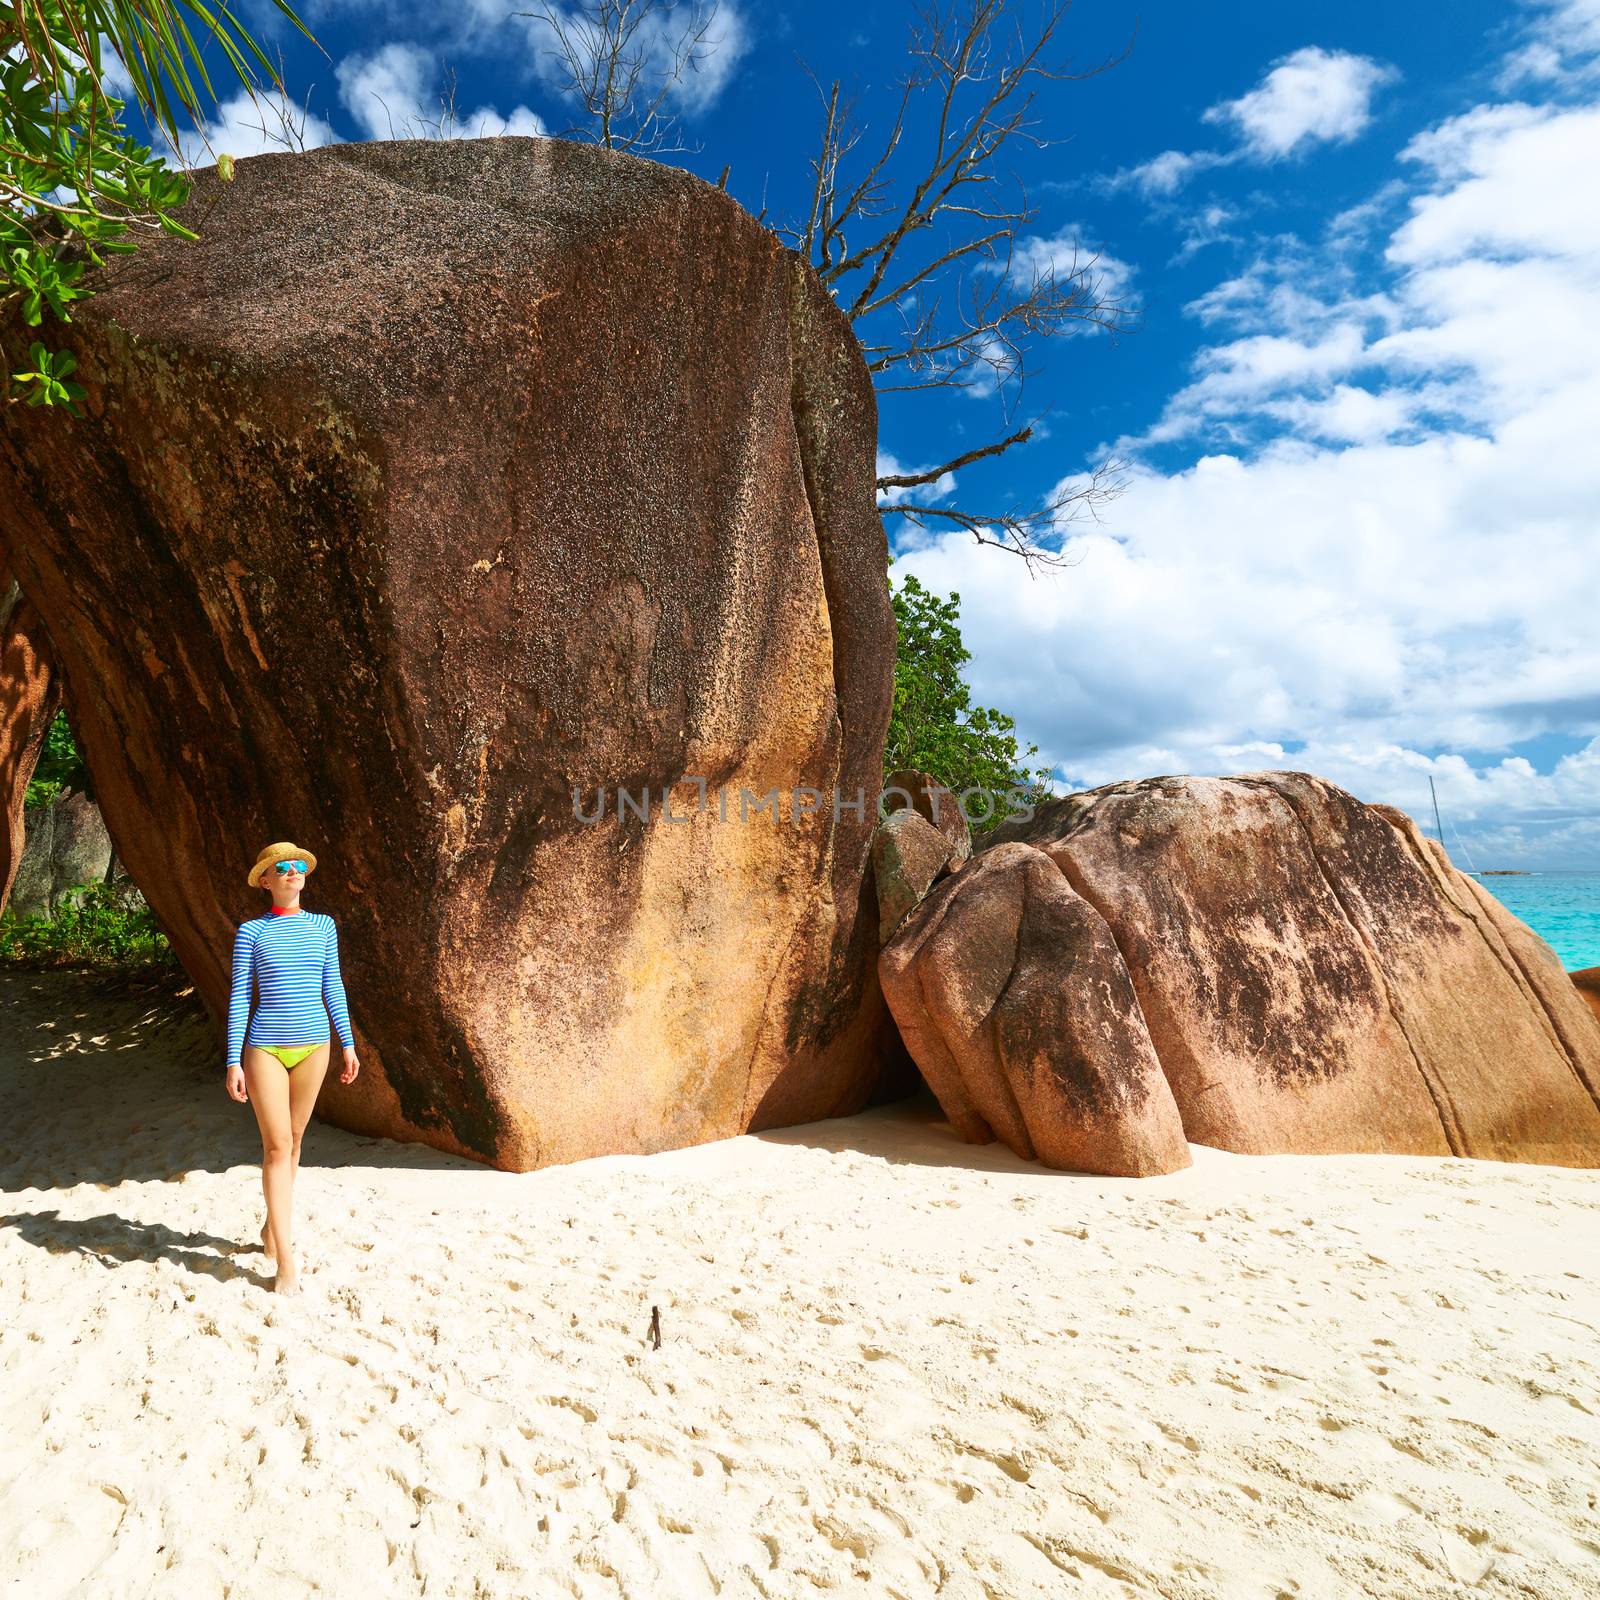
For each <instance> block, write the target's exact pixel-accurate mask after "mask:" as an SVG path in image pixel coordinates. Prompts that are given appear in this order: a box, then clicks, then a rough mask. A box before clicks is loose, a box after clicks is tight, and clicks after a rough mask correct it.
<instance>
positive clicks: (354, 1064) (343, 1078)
mask: <svg viewBox="0 0 1600 1600" xmlns="http://www.w3.org/2000/svg"><path fill="white" fill-rule="evenodd" d="M360 1070H361V1063H360V1062H359V1061H358V1060H357V1059H356V1047H355V1046H354V1045H353V1044H347V1045H346V1046H345V1047H344V1071H342V1072H341V1073H340V1074H339V1082H340V1083H354V1082H355V1081H356V1074H357V1073H358V1072H359V1071H360Z"/></svg>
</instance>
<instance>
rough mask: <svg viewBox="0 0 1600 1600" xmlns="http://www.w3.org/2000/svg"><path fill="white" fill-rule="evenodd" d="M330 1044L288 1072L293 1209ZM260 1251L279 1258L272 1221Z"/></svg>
mask: <svg viewBox="0 0 1600 1600" xmlns="http://www.w3.org/2000/svg"><path fill="white" fill-rule="evenodd" d="M331 1052H332V1046H331V1044H325V1045H320V1046H319V1047H318V1048H317V1049H315V1050H313V1051H312V1052H311V1054H310V1055H308V1056H302V1057H301V1058H300V1060H299V1061H298V1062H296V1063H295V1065H294V1066H293V1067H292V1068H291V1069H290V1072H289V1123H290V1129H291V1132H292V1134H293V1138H294V1153H293V1155H292V1156H291V1158H290V1162H289V1193H290V1197H291V1199H290V1205H291V1209H292V1207H293V1195H294V1180H295V1179H296V1178H298V1177H299V1176H300V1141H301V1140H302V1139H303V1138H304V1137H305V1131H306V1124H307V1123H308V1122H310V1120H311V1112H312V1109H313V1108H314V1107H315V1106H316V1103H317V1096H318V1095H319V1094H320V1093H321V1092H322V1080H323V1079H324V1078H325V1077H326V1076H327V1073H328V1062H329V1060H330V1058H331ZM261 1248H262V1249H263V1250H264V1251H265V1252H266V1254H267V1258H268V1259H269V1260H274V1259H276V1257H277V1254H278V1247H277V1243H276V1241H275V1240H274V1239H273V1237H272V1218H271V1216H270V1215H269V1216H268V1217H267V1220H266V1221H265V1222H263V1223H262V1224H261Z"/></svg>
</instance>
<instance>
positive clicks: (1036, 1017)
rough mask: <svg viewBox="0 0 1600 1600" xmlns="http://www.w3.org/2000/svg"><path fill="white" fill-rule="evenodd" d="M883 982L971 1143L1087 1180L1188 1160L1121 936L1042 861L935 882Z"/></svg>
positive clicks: (994, 858) (1001, 862)
mask: <svg viewBox="0 0 1600 1600" xmlns="http://www.w3.org/2000/svg"><path fill="white" fill-rule="evenodd" d="M878 972H879V976H880V978H881V980H882V983H883V990H884V994H885V996H886V998H887V999H888V1002H889V1005H890V1008H891V1010H892V1011H893V1013H894V1016H895V1020H896V1021H897V1022H898V1023H899V1025H900V1033H901V1037H902V1038H903V1039H904V1040H905V1043H906V1047H907V1049H908V1050H909V1051H910V1052H911V1055H912V1057H913V1058H914V1059H915V1060H916V1062H917V1065H918V1066H919V1067H920V1068H921V1069H922V1075H923V1077H924V1078H926V1079H927V1082H928V1086H929V1087H930V1088H931V1089H932V1090H933V1092H934V1094H935V1095H936V1096H937V1097H938V1100H939V1104H940V1106H941V1107H942V1108H943V1109H944V1112H945V1115H946V1116H947V1117H949V1119H950V1123H951V1126H952V1127H954V1128H955V1130H956V1132H957V1133H959V1134H960V1135H961V1137H962V1138H964V1139H966V1140H968V1141H969V1142H972V1143H977V1144H984V1143H988V1142H989V1141H990V1140H992V1139H994V1138H996V1137H999V1138H1000V1139H1002V1140H1004V1141H1005V1143H1006V1144H1008V1145H1009V1146H1010V1147H1011V1148H1012V1149H1013V1150H1015V1151H1016V1152H1017V1153H1018V1154H1019V1155H1022V1156H1025V1157H1027V1158H1028V1159H1029V1160H1032V1159H1035V1158H1037V1159H1039V1160H1041V1161H1043V1162H1045V1163H1046V1164H1047V1165H1049V1166H1053V1167H1066V1168H1071V1169H1073V1170H1077V1171H1085V1172H1105V1173H1116V1174H1121V1175H1124V1176H1128V1177H1145V1176H1149V1175H1152V1174H1155V1173H1162V1172H1172V1171H1175V1170H1177V1169H1178V1168H1180V1167H1186V1166H1188V1165H1189V1159H1190V1158H1189V1147H1188V1145H1187V1143H1186V1142H1185V1140H1184V1132H1183V1124H1182V1122H1181V1120H1180V1119H1179V1116H1178V1108H1177V1106H1176V1105H1175V1104H1174V1103H1173V1097H1172V1091H1171V1090H1170V1089H1169V1088H1168V1087H1167V1083H1166V1080H1165V1078H1164V1077H1163V1076H1162V1073H1161V1063H1160V1061H1159V1060H1158V1059H1157V1057H1156V1052H1155V1049H1154V1047H1153V1046H1152V1044H1151V1042H1150V1034H1149V1032H1148V1031H1147V1029H1146V1027H1145V1023H1144V1018H1143V1016H1142V1015H1141V1014H1140V1010H1139V1002H1138V999H1137V998H1136V996H1135V994H1134V988H1133V985H1132V983H1131V982H1130V981H1129V978H1128V971H1127V968H1126V967H1125V966H1124V965H1123V963H1122V958H1121V956H1120V955H1119V954H1118V951H1117V946H1116V942H1115V941H1114V940H1113V938H1112V936H1111V931H1110V929H1108V928H1107V927H1106V924H1105V922H1104V921H1103V920H1102V918H1101V917H1100V914H1099V913H1098V912H1097V911H1096V910H1095V909H1094V907H1093V906H1091V905H1090V904H1089V903H1088V902H1087V901H1086V900H1084V899H1083V898H1082V897H1081V896H1080V895H1078V894H1077V893H1076V892H1075V891H1074V890H1073V888H1072V886H1071V885H1070V884H1069V883H1068V882H1067V880H1066V878H1065V877H1063V876H1062V874H1061V872H1060V870H1059V869H1058V868H1057V867H1056V866H1055V864H1054V863H1053V862H1052V861H1051V860H1050V858H1049V857H1048V856H1046V855H1045V854H1044V853H1043V852H1042V851H1039V850H1035V849H1033V848H1032V847H1031V846H1028V845H1025V844H1008V845H1005V846H1004V847H1002V848H1000V849H996V850H987V851H984V852H983V853H981V854H980V855H978V856H976V857H974V858H973V860H972V861H971V862H969V863H968V864H967V865H966V866H965V867H963V868H962V870H961V871H960V872H958V873H956V874H954V875H953V876H951V877H948V878H946V879H944V880H943V881H942V882H941V883H938V884H936V885H935V886H934V889H933V891H932V893H931V894H929V895H928V897H927V899H925V900H924V901H923V902H922V903H921V904H920V905H919V906H918V907H917V908H916V909H915V910H914V911H913V912H912V913H911V915H910V916H909V917H908V918H907V919H906V922H905V925H904V926H903V927H902V929H901V930H900V932H899V933H898V934H897V935H896V937H895V938H894V939H892V940H891V941H890V942H889V944H888V945H887V946H886V947H885V948H884V951H883V954H882V955H881V956H880V957H879V961H878Z"/></svg>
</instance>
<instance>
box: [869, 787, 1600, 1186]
mask: <svg viewBox="0 0 1600 1600" xmlns="http://www.w3.org/2000/svg"><path fill="white" fill-rule="evenodd" d="M1008 841H1009V842H1017V841H1024V842H1026V843H1028V844H1030V845H1032V846H1033V847H1035V848H1036V849H1038V850H1039V851H1041V852H1042V853H1044V854H1045V855H1046V856H1048V857H1049V859H1050V860H1051V861H1052V862H1054V863H1055V865H1056V866H1057V867H1058V868H1059V870H1060V871H1061V873H1062V874H1063V876H1064V877H1065V879H1066V880H1067V882H1069V883H1070V884H1071V886H1072V887H1073V889H1075V890H1076V891H1077V893H1078V894H1079V895H1081V896H1082V897H1083V899H1084V900H1086V901H1087V902H1089V904H1091V905H1092V906H1093V907H1094V908H1095V910H1096V911H1097V912H1098V913H1099V914H1100V916H1101V917H1103V918H1104V920H1105V923H1106V925H1107V926H1108V927H1109V929H1110V931H1111V934H1112V935H1113V936H1114V938H1115V940H1116V945H1117V947H1118V949H1119V950H1120V952H1121V956H1122V958H1123V960H1124V961H1125V963H1126V967H1127V972H1128V974H1129V976H1130V978H1131V980H1132V983H1133V986H1134V989H1135V991H1136V992H1137V995H1138V1000H1139V1008H1140V1011H1141V1013H1142V1015H1143V1018H1144V1020H1145V1022H1146V1023H1147V1024H1148V1027H1149V1031H1150V1037H1151V1039H1152V1040H1153V1042H1154V1046H1155V1051H1156V1054H1157V1055H1158V1056H1159V1058H1160V1062H1161V1067H1162V1070H1163V1072H1164V1074H1165V1077H1166V1080H1167V1082H1168V1083H1169V1084H1170V1085H1171V1089H1172V1094H1173V1097H1174V1099H1175V1101H1176V1103H1177V1107H1178V1111H1179V1113H1180V1115H1181V1117H1182V1119H1183V1126H1184V1130H1185V1132H1186V1133H1187V1135H1188V1137H1189V1138H1190V1139H1191V1140H1193V1141H1196V1142H1198V1143H1202V1144H1209V1145H1216V1146H1220V1147H1221V1148H1223V1149H1227V1150H1236V1151H1243V1152H1253V1153H1269V1152H1335V1151H1392V1152H1408V1153H1431V1154H1440V1155H1443V1154H1449V1153H1454V1154H1457V1155H1464V1156H1475V1157H1491V1158H1496V1159H1502V1160H1522V1161H1535V1162H1549V1163H1554V1164H1560V1165H1600V1092H1597V1089H1600V1024H1597V1022H1596V1020H1595V1017H1594V1016H1593V1015H1592V1014H1591V1013H1590V1012H1589V1010H1588V1008H1587V1007H1586V1006H1585V1004H1584V1002H1583V999H1582V997H1581V996H1580V995H1579V993H1578V991H1577V990H1576V989H1575V988H1574V986H1573V984H1572V983H1571V982H1570V981H1569V980H1568V978H1567V977H1566V975H1565V973H1563V972H1562V969H1561V967H1560V964H1559V962H1558V961H1557V959H1556V957H1555V955H1554V953H1553V952H1552V951H1551V950H1550V948H1549V946H1548V945H1546V944H1545V943H1544V942H1543V941H1542V940H1541V939H1539V938H1538V937H1537V936H1536V935H1535V934H1533V933H1532V931H1531V930H1530V929H1528V928H1527V927H1525V926H1524V925H1523V924H1522V923H1520V922H1519V921H1517V919H1516V918H1514V917H1513V916H1512V915H1511V914H1510V913H1509V912H1508V911H1506V910H1505V908H1504V907H1503V906H1501V905H1500V903H1499V902H1498V901H1496V900H1494V899H1493V897H1492V896H1490V895H1489V894H1488V893H1487V891H1485V890H1483V889H1481V888H1480V887H1479V886H1478V885H1477V884H1475V883H1474V882H1473V881H1472V880H1471V879H1469V878H1467V877H1466V876H1464V875H1463V874H1461V873H1459V872H1457V871H1456V870H1455V869H1454V868H1453V867H1451V866H1450V864H1449V862H1448V859H1447V858H1446V857H1445V855H1444V853H1443V852H1442V851H1441V850H1439V849H1438V847H1437V846H1435V845H1433V844H1432V843H1431V842H1430V841H1427V840H1425V839H1423V838H1422V836H1421V835H1420V834H1419V833H1418V832H1417V829H1416V827H1415V825H1414V824H1412V823H1411V822H1410V820H1409V819H1408V818H1406V817H1405V816H1404V814H1403V813H1401V812H1398V811H1393V810H1390V809H1389V808H1386V807H1376V806H1367V805H1363V804H1361V803H1360V802H1359V801H1357V800H1355V799H1354V798H1353V797H1352V796H1351V795H1349V794H1347V793H1345V792H1344V791H1343V790H1341V789H1338V788H1336V787H1335V786H1334V785H1333V784H1331V783H1328V782H1326V781H1324V780H1322V779H1319V778H1315V777H1311V776H1309V775H1307V774H1304V773H1295V772H1266V773H1252V774H1247V775H1245V776H1242V777H1236V778H1190V777H1173V778H1152V779H1148V780H1143V781H1140V782H1134V783H1121V784H1113V785H1110V786H1108V787H1106V788H1103V789H1096V790H1091V791H1089V792H1087V793H1085V794H1079V795H1072V796H1068V797H1066V798H1064V799H1062V800H1059V801H1055V802H1053V803H1050V804H1048V805H1046V806H1043V807H1041V808H1040V809H1039V810H1038V812H1037V813H1036V814H1035V815H1034V817H1033V818H1031V819H1029V820H1021V819H1019V820H1017V821H1014V822H1009V823H1006V824H1003V825H1002V826H1001V827H1000V828H999V829H998V830H997V831H996V835H995V844H994V845H992V846H990V849H996V848H998V847H999V845H1000V844H1003V843H1006V842H1008ZM983 859H984V853H980V855H979V856H978V857H977V858H975V861H974V865H977V864H979V863H981V862H982V861H983ZM967 870H968V871H970V870H972V869H971V868H970V867H969V868H968V869H967ZM914 922H915V919H914V918H913V919H912V921H911V922H908V924H907V927H908V929H909V928H910V927H911V926H912V924H913V923H914ZM904 937H905V935H904V934H902V935H901V938H902V939H903V938H904ZM898 944H899V941H898V940H897V941H894V942H892V943H891V944H890V945H889V946H888V949H887V950H886V952H885V958H886V959H888V960H889V961H891V962H892V960H893V956H894V952H895V951H896V949H897V946H898ZM1063 959H1064V958H1063ZM890 996H891V1000H893V998H894V991H893V990H892V989H891V990H890ZM896 1015H897V1017H899V1016H900V1012H899V1007H898V1005H896ZM901 1025H902V1030H904V1028H905V1020H904V1018H901ZM924 1070H925V1071H926V1070H927V1069H926V1066H925V1065H924Z"/></svg>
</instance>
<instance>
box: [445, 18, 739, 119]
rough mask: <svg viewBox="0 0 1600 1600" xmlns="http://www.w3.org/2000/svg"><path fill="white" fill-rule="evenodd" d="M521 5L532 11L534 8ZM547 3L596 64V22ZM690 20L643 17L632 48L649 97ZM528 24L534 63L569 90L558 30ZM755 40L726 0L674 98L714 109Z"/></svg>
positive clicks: (693, 109)
mask: <svg viewBox="0 0 1600 1600" xmlns="http://www.w3.org/2000/svg"><path fill="white" fill-rule="evenodd" d="M477 3H478V4H479V5H480V6H481V5H489V6H493V7H495V8H496V9H498V8H499V6H500V4H501V0H477ZM518 9H520V10H522V11H526V10H527V9H528V8H527V7H526V6H521V7H519V8H518ZM546 9H547V10H548V11H550V12H553V13H554V14H555V16H556V17H557V18H559V19H560V21H561V25H562V29H563V32H564V34H565V36H566V39H567V42H568V44H569V46H571V47H572V48H573V50H574V51H575V53H576V54H577V55H578V57H579V60H580V63H581V64H582V65H584V66H588V65H591V64H592V63H593V61H594V59H595V54H596V51H597V48H598V43H599V40H598V35H597V34H596V31H595V29H594V25H593V24H592V23H591V22H589V21H588V20H587V19H586V18H585V17H584V16H583V15H582V14H580V13H576V12H568V11H565V10H564V9H563V8H562V7H561V6H559V5H551V6H549V7H547V8H546ZM684 20H685V19H684V17H683V15H682V13H681V12H679V11H678V10H676V9H651V10H646V11H642V12H641V13H639V15H638V17H637V22H636V26H635V27H634V29H633V32H632V34H631V35H630V37H629V41H628V51H627V53H628V56H629V58H630V59H638V60H639V61H640V62H642V65H643V71H642V76H641V90H642V92H643V95H644V98H645V99H646V100H648V99H649V98H651V97H652V96H653V95H654V94H655V93H656V92H657V90H658V89H659V88H660V86H661V85H662V84H663V83H664V82H665V81H666V79H667V77H668V75H669V74H670V73H671V72H672V70H673V64H674V61H675V59H676V54H677V52H678V50H679V48H680V45H681V41H682V35H683V26H684ZM522 25H523V27H524V28H525V30H526V40H527V43H528V45H531V46H532V47H533V54H532V59H531V61H530V63H529V65H530V67H531V69H532V71H533V73H534V76H535V77H536V78H538V79H539V80H540V82H542V83H543V84H544V85H545V87H546V88H548V89H551V90H552V91H556V90H565V88H566V73H567V67H566V65H565V63H564V62H563V60H562V59H561V57H560V55H559V54H558V53H557V48H556V37H555V33H554V30H553V29H552V28H551V27H550V25H549V24H548V23H547V22H545V21H544V20H543V18H542V17H524V18H523V19H522ZM752 42H753V41H752V38H751V34H750V29H749V27H748V25H747V24H746V22H745V19H744V14H743V12H742V11H741V10H740V9H739V8H738V7H737V6H734V5H731V4H729V3H728V0H720V3H719V4H718V5H717V8H716V12H715V14H714V16H713V17H712V19H711V25H710V27H709V28H708V30H707V32H706V34H705V36H704V37H703V38H702V39H701V40H700V42H699V43H698V44H697V45H696V46H695V47H694V49H693V52H692V58H691V60H690V62H689V64H688V65H687V66H686V67H685V68H684V70H683V71H681V72H680V73H679V74H678V76H677V78H676V79H675V80H674V82H673V84H672V87H671V89H670V90H669V91H668V94H667V100H668V103H669V104H670V105H672V106H673V107H675V108H676V109H678V110H680V111H683V112H686V113H688V114H690V115H693V114H695V113H698V112H702V111H705V110H707V109H709V108H710V107H711V106H712V105H713V104H714V103H715V102H716V101H717V99H718V98H719V97H720V96H721V94H722V91H723V90H724V89H725V88H726V87H727V86H728V84H729V82H730V81H731V80H732V77H733V73H734V71H735V69H736V68H737V67H738V65H739V62H740V61H741V60H742V59H743V58H744V57H745V56H746V55H747V54H748V53H749V51H750V48H751V45H752Z"/></svg>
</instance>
